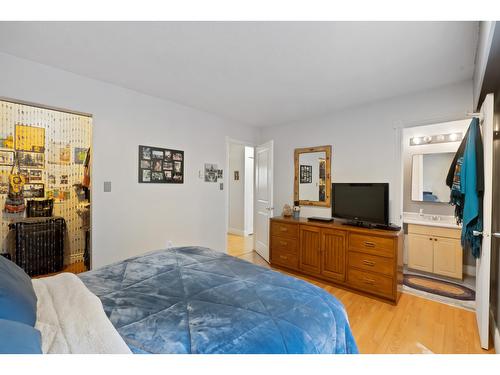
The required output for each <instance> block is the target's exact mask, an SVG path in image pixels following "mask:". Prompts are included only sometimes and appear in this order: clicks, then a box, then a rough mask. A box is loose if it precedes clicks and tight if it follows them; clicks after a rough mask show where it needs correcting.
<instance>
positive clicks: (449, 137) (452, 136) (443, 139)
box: [410, 133, 463, 146]
mask: <svg viewBox="0 0 500 375" xmlns="http://www.w3.org/2000/svg"><path fill="white" fill-rule="evenodd" d="M462 136H463V134H462V133H449V134H438V135H432V136H431V135H425V136H422V137H412V138H410V146H421V145H429V144H435V143H448V142H460V141H461V140H462Z"/></svg>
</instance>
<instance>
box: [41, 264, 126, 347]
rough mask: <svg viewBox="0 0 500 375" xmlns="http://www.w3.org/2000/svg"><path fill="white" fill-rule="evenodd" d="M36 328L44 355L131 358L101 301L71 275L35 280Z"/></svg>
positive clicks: (64, 274)
mask: <svg viewBox="0 0 500 375" xmlns="http://www.w3.org/2000/svg"><path fill="white" fill-rule="evenodd" d="M32 282H33V288H34V289H35V293H36V296H37V298H38V302H37V319H36V324H35V328H36V329H38V330H39V331H40V332H41V334H42V351H43V353H51V354H130V353H131V351H130V349H129V347H128V346H127V344H126V343H125V341H123V339H122V338H121V336H120V334H119V333H118V332H117V331H116V329H115V328H114V327H113V325H112V324H111V322H110V321H109V319H108V317H107V316H106V313H105V312H104V309H103V307H102V303H101V300H100V299H99V298H98V297H97V296H96V295H94V294H93V293H91V292H90V291H89V290H88V289H87V287H86V286H85V284H84V283H83V282H82V281H81V280H80V279H79V278H78V277H77V276H76V275H74V274H72V273H61V274H59V275H56V276H50V277H45V278H42V279H34V280H32Z"/></svg>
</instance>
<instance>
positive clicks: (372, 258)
mask: <svg viewBox="0 0 500 375" xmlns="http://www.w3.org/2000/svg"><path fill="white" fill-rule="evenodd" d="M349 267H356V268H360V269H362V270H367V271H372V272H377V273H381V274H384V275H388V276H392V274H393V273H394V261H393V260H392V259H391V258H385V257H379V256H376V255H370V254H365V253H358V252H355V251H350V252H349Z"/></svg>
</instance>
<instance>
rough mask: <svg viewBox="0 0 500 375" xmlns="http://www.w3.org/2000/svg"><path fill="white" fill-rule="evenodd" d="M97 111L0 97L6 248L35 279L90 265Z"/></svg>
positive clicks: (0, 198) (1, 229)
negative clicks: (73, 109) (93, 155)
mask: <svg viewBox="0 0 500 375" xmlns="http://www.w3.org/2000/svg"><path fill="white" fill-rule="evenodd" d="M91 143H92V116H91V115H89V114H85V113H80V112H75V111H70V110H65V109H60V108H55V107H48V106H45V105H39V104H34V103H29V102H23V101H19V100H11V99H8V98H0V205H1V209H2V213H1V218H0V236H1V238H2V247H1V249H0V254H1V255H2V256H5V257H7V258H9V259H11V260H12V261H14V262H15V263H16V264H18V265H19V266H20V267H21V268H23V269H24V270H25V271H26V273H28V275H30V276H32V277H39V276H46V275H50V274H55V273H58V272H62V271H65V272H74V273H79V272H83V271H86V270H89V269H90V268H91V217H92V215H91V192H90V186H91V173H90V171H91V163H90V161H91Z"/></svg>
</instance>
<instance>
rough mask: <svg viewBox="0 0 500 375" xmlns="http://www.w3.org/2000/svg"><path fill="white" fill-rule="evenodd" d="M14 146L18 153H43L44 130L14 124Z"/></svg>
mask: <svg viewBox="0 0 500 375" xmlns="http://www.w3.org/2000/svg"><path fill="white" fill-rule="evenodd" d="M15 145H16V150H18V151H29V152H45V128H41V127H37V126H30V125H22V124H16V127H15Z"/></svg>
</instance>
